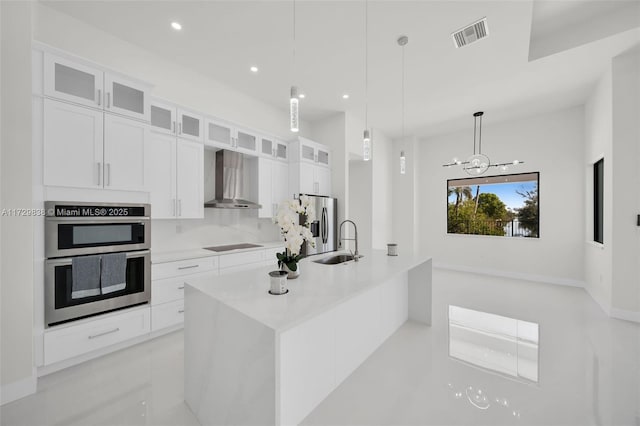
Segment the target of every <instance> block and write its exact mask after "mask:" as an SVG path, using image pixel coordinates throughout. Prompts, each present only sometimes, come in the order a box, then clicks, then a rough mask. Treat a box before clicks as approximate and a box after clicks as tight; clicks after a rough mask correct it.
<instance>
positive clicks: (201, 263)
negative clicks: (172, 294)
mask: <svg viewBox="0 0 640 426" xmlns="http://www.w3.org/2000/svg"><path fill="white" fill-rule="evenodd" d="M217 267H218V258H217V257H200V258H197V259H188V260H179V261H176V262H167V263H156V264H154V265H151V278H152V279H154V280H157V279H163V278H171V277H178V276H182V275H191V274H198V273H201V272H208V271H213V270H215V269H216V268H217Z"/></svg>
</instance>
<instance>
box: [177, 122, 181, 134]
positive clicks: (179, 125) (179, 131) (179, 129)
mask: <svg viewBox="0 0 640 426" xmlns="http://www.w3.org/2000/svg"><path fill="white" fill-rule="evenodd" d="M178 134H179V135H181V134H182V123H178Z"/></svg>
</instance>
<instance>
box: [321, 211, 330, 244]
mask: <svg viewBox="0 0 640 426" xmlns="http://www.w3.org/2000/svg"><path fill="white" fill-rule="evenodd" d="M328 221H329V217H328V215H327V208H326V207H323V208H322V243H323V244H327V237H328V234H329V232H328V229H327V228H328V224H327V222H328Z"/></svg>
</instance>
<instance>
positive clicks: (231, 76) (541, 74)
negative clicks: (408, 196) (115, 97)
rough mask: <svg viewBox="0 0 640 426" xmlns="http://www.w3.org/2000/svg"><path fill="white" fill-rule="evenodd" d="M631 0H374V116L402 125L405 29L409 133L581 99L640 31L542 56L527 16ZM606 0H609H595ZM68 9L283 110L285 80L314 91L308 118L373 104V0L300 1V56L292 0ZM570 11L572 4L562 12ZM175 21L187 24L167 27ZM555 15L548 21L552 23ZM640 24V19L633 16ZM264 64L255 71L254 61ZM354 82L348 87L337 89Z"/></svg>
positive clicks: (558, 16) (78, 4)
mask: <svg viewBox="0 0 640 426" xmlns="http://www.w3.org/2000/svg"><path fill="white" fill-rule="evenodd" d="M587 3H588V4H589V5H590V9H589V10H591V11H592V10H594V7H593V6H594V5H596V4H597V5H596V7H595V9H596V10H597V8H598V7H599V8H601V9H602V10H605V9H606V10H607V11H608V10H610V9H611V8H615V7H622V6H623V5H624V4H627V5H628V4H629V3H628V2H625V1H615V0H605V1H590V0H573V1H566V0H565V1H562V0H558V1H548V0H546V1H544V2H542V1H540V2H534V1H524V0H523V1H518V0H504V1H483V0H474V1H457V0H449V1H374V0H372V1H369V3H368V9H369V14H368V15H369V18H368V26H369V37H368V40H369V94H368V98H369V123H370V125H371V126H373V127H376V128H378V129H380V130H382V131H383V132H384V133H385V134H387V135H388V136H390V137H398V136H399V135H401V134H402V121H403V120H402V113H401V111H402V109H401V99H402V98H401V87H402V86H401V83H402V72H401V70H402V66H401V64H402V48H401V47H399V46H398V45H397V43H396V40H397V38H398V36H400V35H403V34H406V35H407V36H408V37H409V44H408V45H407V46H406V47H405V48H404V49H405V70H406V71H405V88H406V89H405V93H406V100H405V111H406V112H405V120H404V121H405V134H407V135H410V134H412V135H417V136H420V137H426V136H430V135H433V134H437V133H442V132H445V131H451V130H454V129H457V128H460V127H469V126H470V125H471V124H470V123H471V122H472V120H471V114H472V113H473V112H474V111H476V110H484V111H486V113H487V115H486V118H487V120H486V122H489V121H490V120H495V121H500V120H504V119H508V118H512V117H517V116H524V115H527V114H532V113H536V112H543V111H547V110H551V109H558V108H563V107H567V106H570V105H578V104H581V103H584V101H585V99H586V98H587V96H588V94H589V93H590V90H591V88H592V86H593V84H594V83H595V81H596V80H597V78H598V76H600V75H601V74H602V72H603V70H604V69H605V67H606V66H607V64H608V63H609V61H610V59H611V58H612V57H613V56H616V55H617V54H619V53H621V52H622V51H624V50H626V49H628V48H630V47H632V46H634V45H636V44H638V43H640V30H638V28H636V29H634V30H631V31H624V32H620V33H618V34H615V35H612V36H609V37H605V38H602V39H600V40H596V41H594V42H592V43H589V44H586V45H583V46H579V47H576V48H572V49H569V50H565V51H563V52H560V53H556V54H553V55H550V56H547V57H544V58H541V59H537V60H535V61H530V60H529V47H530V38H531V28H532V22H534V25H535V26H536V28H538V29H539V31H549V32H551V31H554V32H557V31H559V29H561V28H560V26H558V24H557V23H558V22H562V20H563V19H565V18H567V17H568V16H571V19H573V20H574V21H575V20H576V19H577V20H580V19H582V20H584V19H597V16H596V17H594V15H593V13H592V12H590V13H582V14H581V13H580V12H579V11H580V10H582V9H581V5H582V6H584V5H585V4H587ZM600 3H601V4H600ZM46 4H47V5H48V6H50V7H53V8H55V9H57V10H59V11H61V12H64V13H67V14H69V15H71V16H73V17H75V18H77V19H79V20H81V21H84V22H86V23H88V24H90V25H93V26H95V27H98V28H100V29H102V30H103V31H106V32H109V33H112V34H114V35H116V36H117V37H119V38H121V39H124V40H126V41H128V42H131V43H133V44H136V45H138V46H140V47H142V48H144V49H147V50H150V51H152V52H154V53H156V54H157V55H159V56H162V57H164V58H170V59H172V60H175V61H177V62H179V63H182V64H183V65H184V66H186V67H189V68H191V69H194V70H196V71H198V72H200V73H202V74H205V75H207V76H210V77H211V78H214V79H216V80H219V81H221V82H223V83H225V84H227V85H228V86H231V87H234V88H236V89H237V90H240V91H243V92H245V93H247V94H249V95H251V96H253V97H255V98H258V99H260V100H263V101H265V102H267V103H269V104H272V105H275V106H276V107H278V108H282V109H283V110H286V109H287V107H288V94H289V88H290V86H291V85H292V84H293V83H295V84H297V85H298V86H299V87H300V90H301V92H303V93H305V95H306V98H305V99H304V100H303V101H302V102H301V111H300V114H301V117H302V118H303V120H305V121H307V122H309V121H313V120H317V119H321V118H323V117H326V116H328V115H331V114H333V113H335V112H337V111H347V112H350V113H353V114H355V115H357V116H359V117H360V118H364V104H365V84H364V72H365V56H364V52H365V30H364V28H365V27H364V23H365V2H364V1H303V0H298V1H297V3H296V44H295V48H296V63H295V71H294V68H293V46H294V44H293V7H292V5H293V2H292V1H203V2H198V1H154V2H150V1H55V2H46ZM485 16H486V17H487V19H488V27H489V34H490V35H489V37H488V38H487V39H484V40H481V41H480V42H478V43H475V44H472V45H469V46H466V47H463V48H461V49H456V48H455V47H454V44H453V41H452V39H451V36H450V34H451V32H453V31H455V30H457V29H459V28H461V27H463V26H465V25H467V24H470V23H471V22H473V21H475V20H477V19H479V18H482V17H485ZM567 19H568V18H567ZM172 21H177V22H180V23H181V24H182V26H183V29H182V31H180V32H176V31H174V30H173V29H171V27H170V23H171V22H172ZM547 23H548V24H547ZM638 26H640V19H639V22H638ZM252 65H256V66H258V67H259V72H258V73H256V74H254V73H251V72H250V71H249V67H250V66H252ZM343 93H348V94H349V95H350V98H349V99H348V100H344V99H342V95H343Z"/></svg>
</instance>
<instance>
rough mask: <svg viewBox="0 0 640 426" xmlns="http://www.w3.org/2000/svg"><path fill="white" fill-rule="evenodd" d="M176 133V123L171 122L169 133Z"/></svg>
mask: <svg viewBox="0 0 640 426" xmlns="http://www.w3.org/2000/svg"><path fill="white" fill-rule="evenodd" d="M175 132H176V121H175V120H173V121H172V122H171V133H175Z"/></svg>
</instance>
